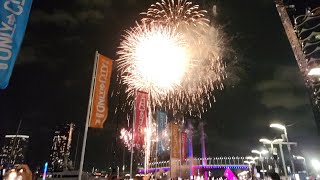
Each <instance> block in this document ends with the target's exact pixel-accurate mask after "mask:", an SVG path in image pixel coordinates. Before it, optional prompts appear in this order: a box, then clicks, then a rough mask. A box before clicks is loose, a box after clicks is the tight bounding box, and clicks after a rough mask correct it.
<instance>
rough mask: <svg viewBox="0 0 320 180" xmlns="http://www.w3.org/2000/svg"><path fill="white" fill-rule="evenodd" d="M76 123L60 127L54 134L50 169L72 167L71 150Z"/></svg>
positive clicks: (60, 169) (59, 169)
mask: <svg viewBox="0 0 320 180" xmlns="http://www.w3.org/2000/svg"><path fill="white" fill-rule="evenodd" d="M73 130H74V124H73V123H71V124H67V125H64V126H60V127H58V128H57V129H56V130H55V132H54V136H53V140H52V147H51V152H50V161H49V169H50V171H62V170H66V169H70V168H71V167H70V150H71V141H72V134H73Z"/></svg>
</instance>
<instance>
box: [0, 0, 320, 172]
mask: <svg viewBox="0 0 320 180" xmlns="http://www.w3.org/2000/svg"><path fill="white" fill-rule="evenodd" d="M151 2H154V1H146V0H121V1H120V0H68V1H65V0H56V1H45V0H34V2H33V8H32V11H31V15H30V19H29V24H28V27H27V30H26V34H25V38H24V42H23V44H22V49H21V52H20V55H19V58H18V60H17V63H16V66H15V69H14V72H13V75H12V79H11V82H10V85H9V87H8V88H7V89H6V90H0V102H1V103H0V115H1V126H0V137H1V138H0V142H3V138H2V137H3V136H4V134H7V133H14V132H15V131H16V127H17V125H18V122H19V120H20V119H23V123H22V130H21V131H22V133H25V134H28V135H30V136H31V144H30V150H29V154H28V155H29V156H28V157H29V158H28V160H29V162H30V164H31V165H32V166H35V165H37V164H39V163H41V164H42V163H43V162H44V161H46V160H47V159H48V156H49V154H48V149H49V147H50V146H51V142H50V140H51V139H50V137H51V136H52V131H53V130H54V127H55V126H57V125H59V124H63V123H66V122H75V123H76V124H77V131H79V130H80V131H83V124H84V121H85V117H86V110H87V104H88V95H89V86H90V79H91V73H92V67H93V58H94V52H95V50H99V51H100V52H101V53H102V54H104V55H106V56H109V57H110V58H112V59H116V53H115V51H116V48H117V46H118V44H119V41H120V39H121V34H122V33H123V31H124V30H125V29H128V28H129V27H130V26H132V25H133V24H134V21H135V20H137V19H139V17H140V16H139V12H141V11H144V10H146V8H147V7H148V6H149V5H150V4H151ZM199 3H200V4H201V5H204V6H203V7H205V9H207V10H209V12H210V13H211V9H212V3H211V1H199ZM218 22H219V24H220V26H222V27H223V29H224V30H225V32H226V35H227V36H226V39H227V40H228V42H229V45H230V47H231V48H232V49H234V51H235V55H234V58H233V61H232V62H231V63H230V64H229V69H230V72H229V73H230V77H231V78H230V79H226V82H225V84H226V88H225V89H224V90H222V91H220V92H215V94H216V99H217V102H216V103H215V104H214V106H213V107H212V108H211V109H209V111H208V112H207V113H206V114H204V116H203V120H204V121H205V122H206V126H205V127H206V128H205V129H206V130H205V131H206V134H207V154H208V155H212V156H213V155H226V154H229V155H237V154H242V155H246V154H248V153H249V152H250V151H251V149H253V148H259V147H260V145H259V143H258V139H259V138H261V137H268V138H276V137H279V134H280V132H279V131H276V130H272V129H270V128H269V127H268V126H269V123H271V122H281V123H285V124H287V125H291V126H289V127H288V128H287V129H288V134H289V138H290V139H291V140H292V141H297V142H298V143H299V144H300V145H299V149H301V150H302V152H301V154H302V155H306V157H307V158H308V157H313V156H315V153H316V152H317V151H318V150H319V148H320V143H319V137H318V136H317V130H316V126H315V121H314V118H313V114H312V111H311V106H310V103H309V100H308V95H307V92H306V89H305V87H304V84H303V81H302V79H301V77H300V75H299V72H298V67H297V65H296V61H295V59H294V56H293V54H292V51H291V49H290V45H289V43H288V41H287V38H286V35H285V33H284V31H283V28H282V24H281V22H280V19H279V16H278V13H277V11H276V8H275V5H274V3H273V2H272V1H271V0H259V1H252V0H242V1H238V0H223V1H218ZM116 84H117V82H116V81H113V82H112V85H114V86H115V85H116ZM113 101H114V100H112V99H111V100H110V102H111V106H112V107H114V106H116V105H114V104H112V102H113ZM110 111H111V113H110V114H111V115H110V117H109V118H108V121H107V123H106V125H105V129H103V130H90V132H89V140H88V148H87V156H86V167H92V166H95V167H99V168H103V167H104V166H106V165H109V163H108V162H110V160H111V155H110V144H111V142H113V139H114V138H112V130H111V129H112V128H115V125H114V124H115V121H116V119H117V117H118V118H119V119H120V120H119V121H121V124H125V123H126V122H125V121H126V120H125V119H124V118H123V117H122V116H116V115H113V113H112V112H113V109H111V110H110ZM74 140H76V138H74ZM195 146H197V147H198V148H196V149H199V147H200V145H199V144H195ZM196 153H198V152H196Z"/></svg>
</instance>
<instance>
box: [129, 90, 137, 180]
mask: <svg viewBox="0 0 320 180" xmlns="http://www.w3.org/2000/svg"><path fill="white" fill-rule="evenodd" d="M134 96H135V97H134V98H137V90H135V92H134ZM135 123H136V99H135V101H134V106H133V121H132V138H131V158H130V179H132V164H133V144H134V131H135Z"/></svg>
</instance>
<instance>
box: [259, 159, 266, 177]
mask: <svg viewBox="0 0 320 180" xmlns="http://www.w3.org/2000/svg"><path fill="white" fill-rule="evenodd" d="M260 159H261V167H262V174H263V179H264V178H265V173H264V165H263V161H264V157H263V156H262V155H261V153H260Z"/></svg>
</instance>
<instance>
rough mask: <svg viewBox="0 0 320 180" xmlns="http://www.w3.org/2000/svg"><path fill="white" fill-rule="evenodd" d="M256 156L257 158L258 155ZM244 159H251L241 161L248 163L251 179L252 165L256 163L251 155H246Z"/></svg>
mask: <svg viewBox="0 0 320 180" xmlns="http://www.w3.org/2000/svg"><path fill="white" fill-rule="evenodd" d="M256 158H258V157H256ZM246 159H248V160H249V159H251V160H250V161H243V163H245V164H248V165H249V171H250V174H251V177H252V179H253V177H254V166H253V165H255V164H256V161H255V158H253V157H252V156H248V157H246ZM252 159H253V160H252ZM252 164H253V165H252Z"/></svg>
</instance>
